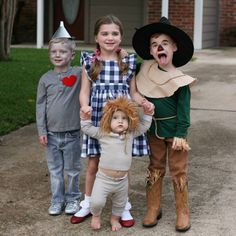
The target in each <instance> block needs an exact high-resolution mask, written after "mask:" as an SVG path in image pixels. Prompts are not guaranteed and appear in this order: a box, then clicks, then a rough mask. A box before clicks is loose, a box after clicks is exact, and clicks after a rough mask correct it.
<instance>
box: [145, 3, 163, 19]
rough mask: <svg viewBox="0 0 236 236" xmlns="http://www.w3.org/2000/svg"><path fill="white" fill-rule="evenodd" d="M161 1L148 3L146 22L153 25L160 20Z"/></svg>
mask: <svg viewBox="0 0 236 236" xmlns="http://www.w3.org/2000/svg"><path fill="white" fill-rule="evenodd" d="M161 2H162V1H161V0H149V1H148V22H149V23H155V22H158V21H159V19H160V18H161Z"/></svg>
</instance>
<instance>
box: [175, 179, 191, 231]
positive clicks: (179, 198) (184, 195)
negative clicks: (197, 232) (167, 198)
mask: <svg viewBox="0 0 236 236" xmlns="http://www.w3.org/2000/svg"><path fill="white" fill-rule="evenodd" d="M173 184H174V191H175V201H176V214H177V219H176V226H175V229H176V231H179V232H186V231H187V230H189V229H190V227H191V225H190V217H189V203H188V185H187V183H186V185H185V186H184V187H183V189H179V188H178V187H177V185H176V183H173Z"/></svg>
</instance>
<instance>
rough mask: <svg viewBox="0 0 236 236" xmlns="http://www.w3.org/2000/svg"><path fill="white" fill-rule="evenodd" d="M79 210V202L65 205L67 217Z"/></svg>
mask: <svg viewBox="0 0 236 236" xmlns="http://www.w3.org/2000/svg"><path fill="white" fill-rule="evenodd" d="M78 210H79V201H76V200H75V201H72V202H68V203H67V204H66V208H65V213H66V214H67V215H74V214H75V213H76V212H77V211H78Z"/></svg>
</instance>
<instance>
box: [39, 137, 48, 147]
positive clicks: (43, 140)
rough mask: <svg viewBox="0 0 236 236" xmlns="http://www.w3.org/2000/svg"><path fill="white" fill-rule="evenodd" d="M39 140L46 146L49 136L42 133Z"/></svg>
mask: <svg viewBox="0 0 236 236" xmlns="http://www.w3.org/2000/svg"><path fill="white" fill-rule="evenodd" d="M39 142H40V144H41V145H43V146H46V145H47V143H48V137H47V135H41V136H39Z"/></svg>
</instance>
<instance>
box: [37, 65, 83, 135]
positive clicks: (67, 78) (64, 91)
mask: <svg viewBox="0 0 236 236" xmlns="http://www.w3.org/2000/svg"><path fill="white" fill-rule="evenodd" d="M80 82H81V68H80V67H69V68H68V70H67V71H66V72H61V73H56V72H55V71H53V70H50V71H48V72H47V73H45V74H44V75H43V76H42V77H41V78H40V80H39V84H38V90H37V102H36V121H37V128H38V133H39V135H47V133H48V131H51V132H65V131H72V130H78V129H80V114H79V113H80V104H79V91H80Z"/></svg>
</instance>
